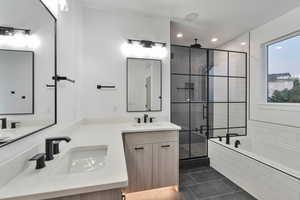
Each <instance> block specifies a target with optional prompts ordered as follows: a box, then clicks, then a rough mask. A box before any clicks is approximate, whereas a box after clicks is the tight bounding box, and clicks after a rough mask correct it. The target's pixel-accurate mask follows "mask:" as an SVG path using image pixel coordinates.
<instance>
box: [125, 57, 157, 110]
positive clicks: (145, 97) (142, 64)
mask: <svg viewBox="0 0 300 200" xmlns="http://www.w3.org/2000/svg"><path fill="white" fill-rule="evenodd" d="M160 111H162V61H161V60H156V59H145V58H127V112H160Z"/></svg>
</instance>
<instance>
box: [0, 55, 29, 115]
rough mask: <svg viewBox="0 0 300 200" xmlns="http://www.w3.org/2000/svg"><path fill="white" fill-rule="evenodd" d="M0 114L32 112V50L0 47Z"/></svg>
mask: <svg viewBox="0 0 300 200" xmlns="http://www.w3.org/2000/svg"><path fill="white" fill-rule="evenodd" d="M0 97H1V98H0V115H26V114H27V115H28V114H34V52H33V51H24V50H7V49H0Z"/></svg>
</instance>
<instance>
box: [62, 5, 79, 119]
mask: <svg viewBox="0 0 300 200" xmlns="http://www.w3.org/2000/svg"><path fill="white" fill-rule="evenodd" d="M68 2H69V4H68V6H69V11H68V12H59V14H58V21H57V23H58V40H57V44H58V52H57V54H58V69H57V73H58V74H59V75H61V76H67V77H68V78H70V79H74V80H75V84H73V83H70V82H66V81H61V82H59V83H58V92H57V102H58V103H57V117H58V123H60V124H61V123H68V122H72V121H74V120H76V119H78V118H80V116H79V115H78V104H79V101H78V98H79V95H78V91H79V85H80V84H81V83H80V80H79V67H80V65H81V64H82V46H81V45H82V42H81V40H82V32H81V31H82V12H83V10H82V5H81V4H80V2H78V1H68Z"/></svg>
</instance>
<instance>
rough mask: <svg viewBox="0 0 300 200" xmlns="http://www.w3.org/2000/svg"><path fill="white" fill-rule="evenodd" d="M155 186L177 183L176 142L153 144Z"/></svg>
mask: <svg viewBox="0 0 300 200" xmlns="http://www.w3.org/2000/svg"><path fill="white" fill-rule="evenodd" d="M153 154H154V156H153V161H154V172H153V173H154V176H153V184H154V187H155V188H159V187H166V186H174V185H178V176H179V174H178V173H179V171H178V169H179V154H178V144H177V142H164V143H158V144H154V145H153Z"/></svg>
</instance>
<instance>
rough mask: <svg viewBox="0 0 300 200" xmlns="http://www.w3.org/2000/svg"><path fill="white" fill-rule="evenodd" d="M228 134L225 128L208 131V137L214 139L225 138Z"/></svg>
mask: <svg viewBox="0 0 300 200" xmlns="http://www.w3.org/2000/svg"><path fill="white" fill-rule="evenodd" d="M227 133H228V129H227V128H223V129H211V130H209V137H210V138H216V137H219V136H221V137H225V136H226V134H227Z"/></svg>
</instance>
